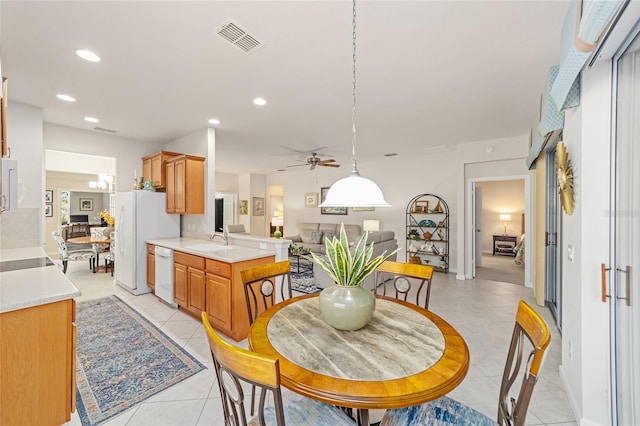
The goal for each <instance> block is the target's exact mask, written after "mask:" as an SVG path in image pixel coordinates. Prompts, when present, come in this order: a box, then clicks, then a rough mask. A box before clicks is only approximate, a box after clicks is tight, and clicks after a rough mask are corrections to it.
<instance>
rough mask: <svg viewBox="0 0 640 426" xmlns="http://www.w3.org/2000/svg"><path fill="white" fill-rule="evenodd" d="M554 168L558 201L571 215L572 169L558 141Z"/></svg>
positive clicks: (567, 155) (563, 147) (572, 195)
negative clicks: (556, 171)
mask: <svg viewBox="0 0 640 426" xmlns="http://www.w3.org/2000/svg"><path fill="white" fill-rule="evenodd" d="M556 167H557V169H558V186H559V187H560V188H559V192H560V201H561V203H562V208H563V209H564V211H565V213H567V214H569V215H571V214H573V201H574V193H573V169H572V168H571V162H570V161H569V153H568V152H567V147H566V145H565V144H564V142H562V141H560V142H558V144H557V145H556Z"/></svg>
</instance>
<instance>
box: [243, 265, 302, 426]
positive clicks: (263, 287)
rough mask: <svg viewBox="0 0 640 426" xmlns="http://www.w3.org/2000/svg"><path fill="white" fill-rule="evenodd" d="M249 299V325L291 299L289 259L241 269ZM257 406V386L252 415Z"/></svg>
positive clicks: (252, 396) (253, 397)
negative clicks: (266, 312)
mask: <svg viewBox="0 0 640 426" xmlns="http://www.w3.org/2000/svg"><path fill="white" fill-rule="evenodd" d="M240 277H241V278H242V282H243V284H244V296H245V299H246V301H247V313H248V314H249V326H251V325H252V324H253V322H254V321H255V320H256V318H258V315H260V313H261V312H264V311H265V310H267V309H268V308H269V307H271V306H273V305H274V304H275V303H277V302H280V301H283V300H286V299H290V298H291V296H292V294H293V293H292V292H291V263H290V262H289V261H288V260H283V261H281V262H276V263H269V264H266V265H261V266H256V267H253V268H249V269H245V270H242V271H240ZM254 407H255V387H252V389H251V415H253V413H254Z"/></svg>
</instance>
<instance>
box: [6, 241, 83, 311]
mask: <svg viewBox="0 0 640 426" xmlns="http://www.w3.org/2000/svg"><path fill="white" fill-rule="evenodd" d="M39 257H47V255H46V254H45V252H44V250H42V249H41V248H40V247H29V248H20V249H7V250H0V262H5V261H9V260H21V259H35V258H39ZM80 294H81V293H80V290H78V289H77V288H76V287H75V286H74V285H73V284H72V283H71V281H69V279H68V278H67V277H66V276H65V275H64V274H63V273H62V271H61V270H60V268H59V267H58V266H57V265H51V266H43V267H37V268H29V269H20V270H15V271H6V272H0V313H3V312H10V311H16V310H18V309H23V308H29V307H32V306H38V305H44V304H47V303H52V302H58V301H60V300H66V299H71V298H74V297H78V296H80Z"/></svg>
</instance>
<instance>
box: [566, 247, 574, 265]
mask: <svg viewBox="0 0 640 426" xmlns="http://www.w3.org/2000/svg"><path fill="white" fill-rule="evenodd" d="M567 258H568V259H569V262H573V244H567Z"/></svg>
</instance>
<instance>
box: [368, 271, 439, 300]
mask: <svg viewBox="0 0 640 426" xmlns="http://www.w3.org/2000/svg"><path fill="white" fill-rule="evenodd" d="M432 276H433V266H429V265H419V264H415V263H401V262H393V261H390V260H387V261H384V262H382V263H381V264H380V266H378V267H377V268H376V274H375V288H374V292H375V293H376V294H382V295H384V296H386V295H387V292H388V293H389V295H390V296H393V297H395V298H396V299H400V300H404V301H405V302H407V301H408V302H412V303H415V304H416V305H418V306H422V307H423V308H425V309H426V310H429V297H430V296H431V278H432ZM389 279H391V280H392V287H393V288H392V289H387V281H388V280H389ZM412 289H413V290H415V298H413V296H411V297H410V295H409V293H414V292H412ZM408 298H409V300H407V299H408Z"/></svg>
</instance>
